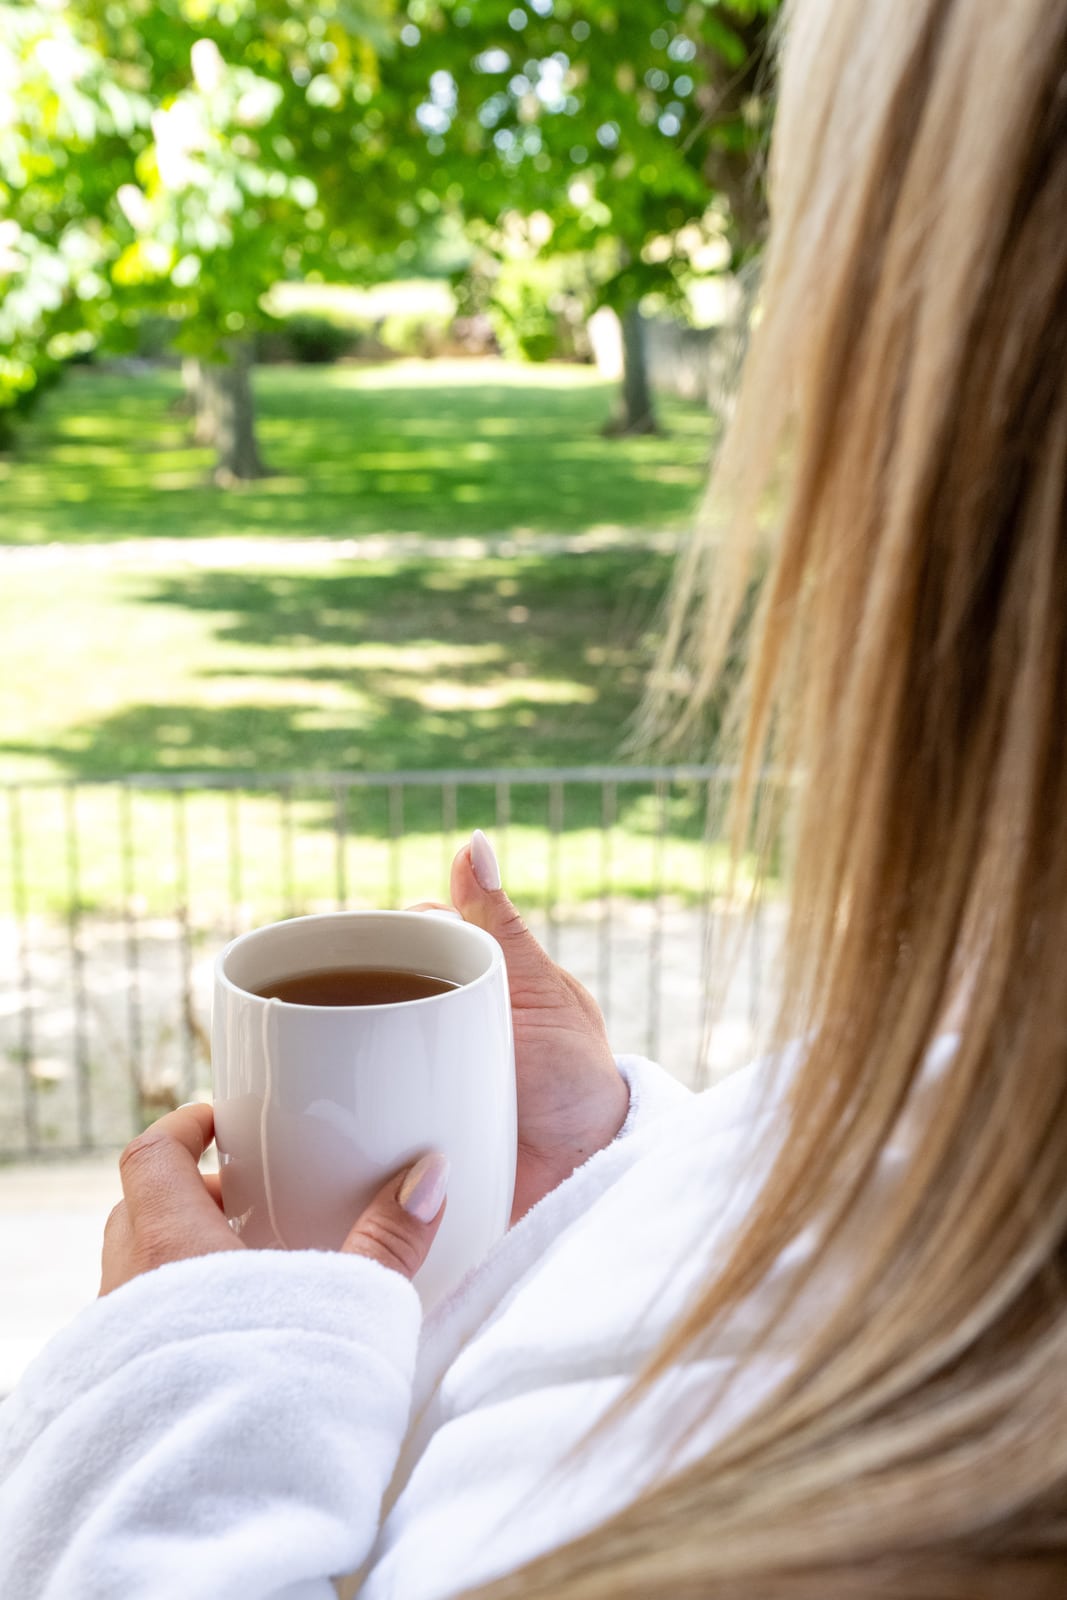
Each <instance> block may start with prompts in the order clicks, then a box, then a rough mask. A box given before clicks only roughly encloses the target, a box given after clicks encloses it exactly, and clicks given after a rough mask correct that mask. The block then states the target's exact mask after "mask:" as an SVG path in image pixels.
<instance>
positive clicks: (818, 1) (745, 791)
mask: <svg viewBox="0 0 1067 1600" xmlns="http://www.w3.org/2000/svg"><path fill="white" fill-rule="evenodd" d="M784 33H785V48H784V55H783V63H782V76H781V88H780V102H779V108H778V115H777V121H776V131H775V141H774V146H773V150H772V155H771V167H770V181H771V202H772V227H771V235H770V240H769V244H768V250H767V258H766V268H765V276H764V283H763V288H762V294H761V304H760V308H759V312H758V315H757V319H756V326H755V331H754V334H753V339H752V344H751V347H750V351H749V356H748V359H747V362H746V368H745V372H744V375H743V380H742V384H741V392H740V396H739V400H738V406H737V411H736V415H735V419H734V423H733V426H732V428H731V430H730V434H729V437H728V438H727V440H726V443H725V446H724V449H723V451H722V454H721V458H720V462H719V466H718V468H717V472H716V475H715V478H714V482H713V487H712V491H711V496H710V499H709V502H708V505H707V507H706V508H705V516H704V519H703V524H704V533H703V537H702V538H701V539H700V540H698V541H697V542H696V543H695V544H694V546H693V548H692V550H691V552H690V553H689V554H688V556H687V557H686V558H685V559H684V561H683V563H682V565H681V568H680V571H679V575H678V582H677V589H676V595H675V601H674V609H673V613H672V620H671V624H670V628H669V633H668V640H667V650H666V659H665V661H664V663H662V666H661V671H660V673H659V675H658V679H657V685H654V687H653V690H652V696H651V706H652V713H653V715H654V716H655V717H656V718H658V719H660V720H661V721H662V720H663V719H665V718H668V717H669V718H671V719H673V718H675V717H677V716H680V717H681V719H682V721H683V722H685V721H686V720H687V719H689V720H690V721H693V720H694V719H695V717H696V715H697V712H698V710H699V708H700V706H701V705H702V704H703V703H705V702H706V701H707V700H708V699H709V697H710V696H711V695H712V694H713V692H714V691H715V688H716V684H717V683H718V681H719V675H720V670H721V667H722V664H723V661H724V657H725V655H726V653H727V651H728V648H729V646H730V643H731V640H732V639H733V640H736V631H737V625H738V618H739V616H741V615H742V613H743V609H744V605H745V602H746V596H749V595H750V594H751V590H752V584H753V581H754V578H755V577H757V576H758V577H759V579H760V585H761V586H760V600H759V605H758V609H757V615H756V620H755V624H754V626H753V629H752V634H751V639H750V650H749V666H748V670H747V675H746V677H745V682H744V686H743V689H742V692H741V699H740V704H741V707H742V713H743V714H742V717H741V722H740V745H741V747H740V752H739V754H740V767H741V779H740V793H739V807H740V811H739V815H740V816H741V817H742V818H750V817H751V816H752V813H753V811H754V809H758V808H757V806H756V802H757V792H758V784H757V775H758V774H759V773H760V772H761V771H762V770H765V769H766V768H767V767H768V765H770V764H773V765H774V766H775V768H776V769H777V770H784V771H786V772H788V773H789V774H791V776H792V778H793V780H794V781H793V784H792V787H791V790H790V814H789V818H788V822H789V838H790V841H791V860H792V862H793V867H792V871H791V882H790V914H789V918H790V920H789V928H788V934H787V939H786V948H785V957H784V963H783V966H784V998H783V1000H782V1004H781V1011H780V1015H779V1018H778V1025H777V1035H778V1039H779V1041H784V1040H786V1039H789V1038H800V1037H802V1038H804V1039H805V1040H806V1041H809V1043H808V1045H807V1048H806V1052H805V1058H804V1060H803V1062H802V1064H801V1066H800V1068H799V1070H798V1072H797V1074H796V1076H795V1078H794V1079H793V1081H792V1086H791V1089H790V1094H789V1100H788V1116H789V1118H790V1121H789V1133H788V1137H787V1139H786V1140H785V1142H784V1144H783V1146H782V1148H781V1152H780V1155H779V1156H778V1157H777V1158H776V1160H775V1162H774V1165H773V1167H772V1169H771V1172H770V1175H769V1177H768V1179H767V1181H766V1183H765V1186H764V1187H763V1190H762V1193H761V1196H760V1198H759V1199H758V1202H757V1203H756V1204H755V1205H754V1208H753V1210H752V1212H751V1214H750V1216H749V1217H748V1219H747V1221H746V1223H745V1225H744V1226H743V1228H742V1229H741V1231H740V1233H739V1236H738V1237H737V1239H736V1243H735V1247H734V1248H733V1251H732V1254H731V1255H730V1256H729V1259H728V1260H727V1261H726V1262H725V1264H724V1265H723V1267H722V1268H721V1270H719V1271H717V1272H716V1274H715V1276H714V1277H713V1278H712V1279H711V1281H709V1282H708V1283H707V1285H706V1287H705V1288H704V1289H703V1291H702V1292H701V1294H700V1296H699V1298H698V1299H697V1300H696V1301H695V1303H693V1304H692V1305H691V1306H690V1308H689V1310H688V1312H687V1314H686V1315H685V1316H684V1318H683V1319H682V1320H681V1321H680V1322H679V1323H678V1324H677V1325H676V1326H675V1327H674V1328H673V1329H672V1330H671V1332H670V1334H669V1336H668V1337H667V1339H666V1341H665V1342H664V1344H663V1345H662V1347H661V1348H660V1350H659V1351H658V1352H657V1354H656V1356H655V1358H654V1360H653V1362H652V1363H651V1365H650V1367H649V1368H648V1369H647V1370H646V1371H645V1372H644V1373H643V1374H642V1375H641V1377H640V1378H639V1379H638V1381H637V1384H636V1386H635V1388H634V1390H633V1392H632V1393H631V1394H630V1395H629V1396H628V1398H627V1400H626V1402H624V1406H625V1405H628V1404H629V1403H631V1402H632V1401H633V1400H634V1399H635V1398H636V1397H637V1396H638V1395H639V1394H640V1393H641V1392H642V1391H643V1390H644V1389H646V1388H647V1386H648V1385H649V1384H650V1383H651V1382H652V1381H653V1380H654V1379H655V1378H656V1377H657V1376H659V1375H661V1374H662V1373H664V1372H665V1371H667V1370H668V1369H670V1368H672V1367H674V1366H675V1365H677V1364H679V1363H683V1362H686V1361H688V1360H690V1359H692V1358H693V1357H694V1356H697V1355H699V1354H701V1353H703V1352H706V1351H707V1350H709V1349H711V1348H714V1341H715V1335H716V1331H717V1330H718V1329H719V1328H720V1326H721V1324H722V1322H723V1319H724V1318H725V1317H726V1316H727V1315H729V1314H730V1312H731V1311H732V1310H735V1309H736V1308H737V1307H738V1305H739V1304H740V1303H741V1302H742V1301H743V1300H746V1299H747V1298H748V1297H749V1296H750V1295H751V1294H752V1292H753V1291H754V1290H756V1289H757V1288H758V1287H759V1285H760V1284H761V1282H763V1281H764V1280H765V1279H766V1278H767V1275H768V1274H769V1273H770V1271H771V1269H772V1267H773V1266H774V1264H775V1262H776V1261H777V1260H778V1258H779V1256H780V1255H781V1253H782V1251H783V1250H784V1249H785V1248H786V1247H787V1246H788V1245H789V1244H790V1242H791V1241H793V1240H795V1239H796V1238H797V1236H798V1235H799V1234H800V1233H801V1231H802V1230H805V1229H809V1228H811V1226H812V1225H813V1224H817V1235H818V1238H819V1239H820V1241H821V1245H820V1248H819V1249H818V1250H817V1251H816V1252H815V1256H814V1258H813V1260H812V1265H811V1271H816V1270H818V1267H819V1265H820V1263H821V1261H822V1260H823V1259H824V1258H825V1255H826V1253H828V1252H832V1251H833V1250H834V1249H835V1247H836V1246H837V1245H838V1244H839V1243H840V1242H841V1236H842V1235H843V1233H844V1230H845V1227H846V1224H847V1222H848V1219H849V1217H850V1214H851V1213H853V1211H854V1208H855V1206H856V1204H857V1201H858V1200H859V1199H860V1198H861V1197H862V1196H863V1195H864V1193H865V1192H869V1186H870V1184H871V1181H872V1175H873V1174H874V1172H875V1169H876V1168H877V1167H878V1164H879V1161H880V1158H881V1156H882V1154H883V1152H884V1151H885V1150H886V1149H887V1147H888V1146H889V1144H890V1141H891V1139H892V1137H893V1134H894V1131H895V1130H896V1129H897V1128H898V1126H899V1121H900V1117H901V1114H902V1111H903V1109H904V1107H905V1106H907V1105H908V1104H909V1101H910V1100H911V1099H912V1096H913V1090H914V1086H915V1085H916V1082H917V1080H918V1079H919V1077H920V1074H921V1073H922V1071H923V1065H924V1061H925V1060H926V1059H927V1057H928V1054H929V1051H930V1048H931V1045H932V1042H933V1041H934V1039H935V1038H936V1037H937V1036H938V1034H939V1033H940V1032H941V1031H942V1030H943V1029H944V1027H945V1025H946V1020H947V1018H948V1017H949V1016H950V1014H951V1013H952V1011H953V1008H954V1007H955V1008H956V1009H957V1011H958V1022H957V1024H956V1031H957V1032H958V1046H957V1048H956V1050H955V1052H954V1055H953V1057H952V1060H951V1062H950V1063H949V1065H948V1067H947V1068H946V1069H945V1071H944V1073H943V1075H942V1076H941V1077H939V1079H938V1081H937V1085H936V1094H935V1095H934V1097H933V1099H932V1101H931V1102H930V1104H929V1109H928V1110H924V1115H923V1117H922V1119H921V1125H920V1126H918V1127H917V1129H916V1131H915V1138H914V1144H913V1147H912V1150H911V1153H910V1156H909V1158H908V1166H907V1170H906V1176H905V1177H904V1179H903V1180H902V1181H901V1182H900V1183H899V1184H898V1185H897V1186H896V1188H895V1190H894V1192H893V1193H892V1194H891V1196H890V1197H889V1199H888V1200H887V1201H886V1203H885V1204H884V1206H883V1207H882V1208H881V1209H880V1210H879V1212H878V1214H877V1217H876V1220H875V1222H874V1223H872V1225H871V1228H870V1232H869V1236H868V1237H867V1238H866V1239H865V1240H864V1245H863V1251H862V1255H861V1256H860V1257H859V1258H857V1257H856V1252H855V1251H854V1250H853V1252H852V1257H851V1259H852V1263H853V1269H852V1276H851V1279H850V1282H849V1284H848V1286H847V1288H846V1290H845V1291H844V1293H843V1295H842V1297H841V1299H840V1300H839V1301H837V1302H835V1303H834V1304H833V1305H832V1306H831V1307H829V1308H828V1309H827V1312H826V1316H825V1320H824V1321H823V1322H822V1323H821V1324H819V1323H812V1324H810V1325H809V1326H808V1331H807V1332H806V1334H805V1335H804V1337H803V1338H802V1339H801V1340H800V1342H799V1345H798V1347H797V1348H796V1350H795V1357H796V1363H795V1368H794V1370H793V1371H792V1372H791V1375H790V1376H789V1378H788V1379H787V1380H785V1381H784V1382H783V1384H782V1386H781V1388H780V1389H779V1390H778V1391H777V1393H776V1394H775V1395H774V1396H773V1397H772V1400H771V1401H769V1402H767V1403H766V1404H762V1405H760V1406H759V1408H758V1409H757V1410H755V1411H754V1412H753V1413H752V1414H751V1415H749V1416H748V1417H747V1418H745V1419H743V1420H741V1421H739V1422H738V1423H737V1424H736V1425H735V1426H734V1427H733V1429H732V1431H731V1432H729V1433H728V1434H727V1436H726V1437H725V1438H724V1439H723V1440H722V1442H721V1443H719V1444H717V1445H715V1446H714V1447H713V1448H712V1449H711V1451H710V1452H709V1453H708V1454H707V1455H705V1456H704V1457H703V1458H702V1459H700V1460H699V1461H698V1462H697V1463H696V1464H695V1465H692V1466H690V1467H687V1468H686V1469H685V1470H684V1471H681V1472H680V1473H679V1474H678V1475H677V1476H675V1477H673V1478H670V1479H669V1480H668V1481H667V1482H666V1483H665V1484H661V1485H659V1486H657V1487H654V1488H653V1489H652V1490H651V1491H650V1492H648V1493H647V1494H645V1495H643V1496H642V1497H640V1498H639V1499H638V1500H637V1501H636V1502H635V1503H634V1504H633V1505H632V1506H631V1507H629V1508H628V1509H627V1510H626V1511H625V1512H624V1513H621V1514H620V1515H618V1516H615V1517H613V1518H612V1519H611V1520H610V1521H608V1522H606V1523H604V1524H603V1525H602V1526H600V1527H599V1528H597V1529H595V1530H594V1531H592V1532H591V1533H589V1534H588V1535H586V1536H584V1537H582V1538H580V1539H578V1540H576V1541H574V1542H572V1543H570V1544H568V1545H566V1546H564V1547H563V1548H561V1549H559V1550H557V1551H555V1552H552V1553H550V1554H548V1555H546V1556H544V1557H541V1558H539V1559H538V1560H536V1561H534V1562H532V1563H530V1564H529V1565H528V1566H526V1567H524V1568H523V1569H522V1570H521V1571H519V1572H517V1573H515V1574H512V1575H511V1576H509V1577H506V1578H503V1579H501V1580H499V1581H498V1582H495V1583H493V1584H490V1585H488V1586H487V1587H486V1588H484V1589H482V1590H479V1591H478V1593H479V1597H480V1600H510V1597H514V1596H520V1595H521V1596H522V1597H523V1600H540V1597H548V1596H551V1597H552V1600H609V1597H610V1600H647V1597H648V1596H650V1595H662V1596H664V1597H690V1596H691V1597H694V1600H695V1597H696V1596H700V1597H701V1600H716V1597H726V1596H730V1597H736V1600H745V1597H752V1600H755V1597H757V1596H758V1597H759V1600H845V1597H856V1600H860V1597H862V1600H875V1597H877V1600H905V1597H907V1600H987V1597H995V1600H1001V1597H1004V1600H1007V1597H1008V1596H1011V1597H1012V1600H1034V1597H1043V1596H1048V1597H1051V1596H1052V1595H1053V1594H1055V1595H1057V1596H1062V1595H1063V1594H1065V1593H1067V1293H1065V1288H1064V1257H1065V1239H1067V972H1065V962H1067V743H1065V733H1067V0H795V3H793V4H792V5H791V6H790V7H787V16H786V21H785V30H784ZM679 681H684V683H685V685H686V689H685V695H686V698H685V703H684V705H681V706H679V705H678V704H677V703H676V701H674V700H673V699H672V695H673V694H674V693H675V692H676V688H675V686H676V685H677V684H678V683H679ZM776 820H777V821H780V820H781V819H780V818H779V819H776ZM739 1381H742V1382H743V1381H744V1368H743V1367H742V1370H741V1373H740V1375H739ZM590 1448H592V1449H595V1440H594V1442H593V1444H592V1445H591V1447H590Z"/></svg>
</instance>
